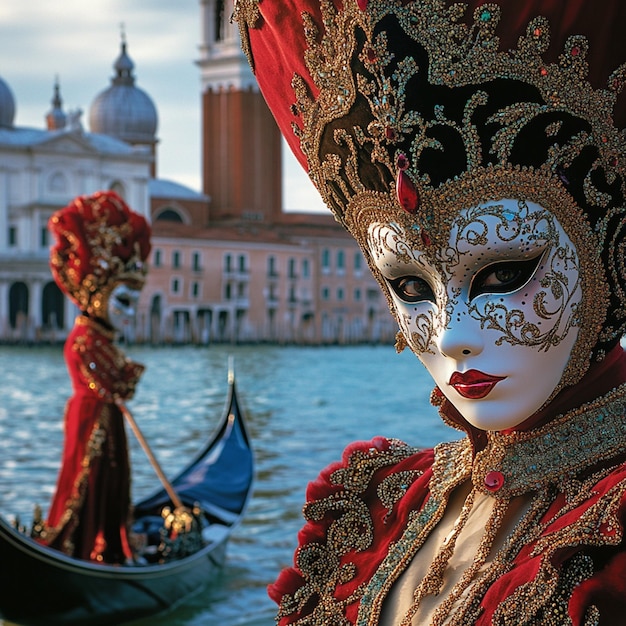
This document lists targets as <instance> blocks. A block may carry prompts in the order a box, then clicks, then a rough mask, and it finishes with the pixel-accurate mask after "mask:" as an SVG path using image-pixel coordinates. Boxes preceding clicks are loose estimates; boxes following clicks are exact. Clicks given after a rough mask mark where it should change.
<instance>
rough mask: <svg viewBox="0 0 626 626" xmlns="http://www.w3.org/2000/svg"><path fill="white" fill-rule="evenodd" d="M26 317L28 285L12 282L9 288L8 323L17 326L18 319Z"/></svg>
mask: <svg viewBox="0 0 626 626" xmlns="http://www.w3.org/2000/svg"><path fill="white" fill-rule="evenodd" d="M27 317H28V287H27V286H26V285H25V284H24V283H21V282H20V283H13V284H12V285H11V287H10V289H9V323H10V324H11V328H17V323H18V320H22V319H24V318H27Z"/></svg>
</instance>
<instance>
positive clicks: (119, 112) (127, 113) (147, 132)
mask: <svg viewBox="0 0 626 626" xmlns="http://www.w3.org/2000/svg"><path fill="white" fill-rule="evenodd" d="M134 67H135V65H134V63H133V62H132V60H131V59H130V57H129V56H128V53H127V51H126V42H125V41H122V49H121V52H120V55H119V57H118V58H117V59H116V61H115V63H114V65H113V68H114V69H115V76H114V77H113V78H112V79H111V86H110V87H109V88H108V89H105V90H104V91H102V92H101V93H100V94H98V95H97V96H96V98H95V99H94V101H93V102H92V104H91V107H90V109H89V127H90V129H91V131H92V132H94V133H101V134H103V135H109V136H111V137H116V138H117V139H121V140H122V141H126V142H127V143H130V144H155V143H156V130H157V122H158V120H157V111H156V107H155V106H154V103H153V102H152V99H151V98H150V96H148V94H147V93H146V92H145V91H143V90H142V89H140V88H139V87H137V86H135V77H134V76H133V69H134Z"/></svg>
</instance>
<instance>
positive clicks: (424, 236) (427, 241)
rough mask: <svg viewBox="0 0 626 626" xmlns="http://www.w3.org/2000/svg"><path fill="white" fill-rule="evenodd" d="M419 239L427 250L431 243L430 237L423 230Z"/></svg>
mask: <svg viewBox="0 0 626 626" xmlns="http://www.w3.org/2000/svg"><path fill="white" fill-rule="evenodd" d="M420 237H421V238H422V243H423V244H424V245H425V246H426V247H427V248H428V246H430V243H431V241H430V235H429V234H428V233H427V232H426V231H425V230H423V231H422V232H421V233H420Z"/></svg>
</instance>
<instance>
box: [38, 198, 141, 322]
mask: <svg viewBox="0 0 626 626" xmlns="http://www.w3.org/2000/svg"><path fill="white" fill-rule="evenodd" d="M48 227H49V229H50V231H51V232H52V233H53V234H54V235H55V237H56V243H55V244H54V245H53V246H52V248H51V251H50V268H51V270H52V275H53V277H54V280H55V281H56V283H57V284H58V285H59V287H60V288H61V289H62V290H63V291H64V292H65V293H66V294H67V295H68V296H70V298H72V300H73V301H74V302H75V303H76V304H77V305H78V307H79V308H80V309H81V310H82V311H87V312H90V311H89V310H90V306H91V304H92V301H93V296H94V295H95V294H101V293H103V292H106V291H109V290H111V289H112V288H113V287H114V286H115V285H117V284H119V283H121V282H127V283H130V284H131V285H133V286H136V287H138V288H139V287H141V286H142V285H143V284H144V282H145V275H146V266H145V261H146V259H147V258H148V254H149V253H150V226H149V225H148V222H147V221H146V220H145V218H144V217H143V216H141V215H139V214H138V213H135V212H134V211H132V210H131V209H130V208H128V206H127V205H126V204H125V203H124V201H123V200H122V199H121V198H120V197H119V196H118V195H117V194H115V193H113V192H110V191H109V192H98V193H95V194H94V195H92V196H80V197H78V198H76V199H75V200H74V201H73V202H71V203H70V204H69V205H68V206H66V207H65V208H64V209H61V210H60V211H57V212H56V213H54V214H53V215H52V217H51V218H50V221H49V223H48Z"/></svg>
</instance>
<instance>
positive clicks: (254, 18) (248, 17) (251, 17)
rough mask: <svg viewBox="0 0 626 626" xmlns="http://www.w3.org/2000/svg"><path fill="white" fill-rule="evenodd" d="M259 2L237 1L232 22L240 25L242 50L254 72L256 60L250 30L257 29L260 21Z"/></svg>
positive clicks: (249, 0)
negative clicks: (253, 55)
mask: <svg viewBox="0 0 626 626" xmlns="http://www.w3.org/2000/svg"><path fill="white" fill-rule="evenodd" d="M259 1H260V0H235V7H234V11H233V15H232V17H231V20H232V21H234V22H237V23H238V24H239V33H240V36H241V49H242V50H243V52H244V54H245V55H246V58H247V59H248V63H249V64H250V67H251V68H252V71H253V72H254V58H253V57H252V51H251V49H250V34H249V29H250V28H255V26H256V25H257V22H258V20H259V16H260V13H259Z"/></svg>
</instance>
